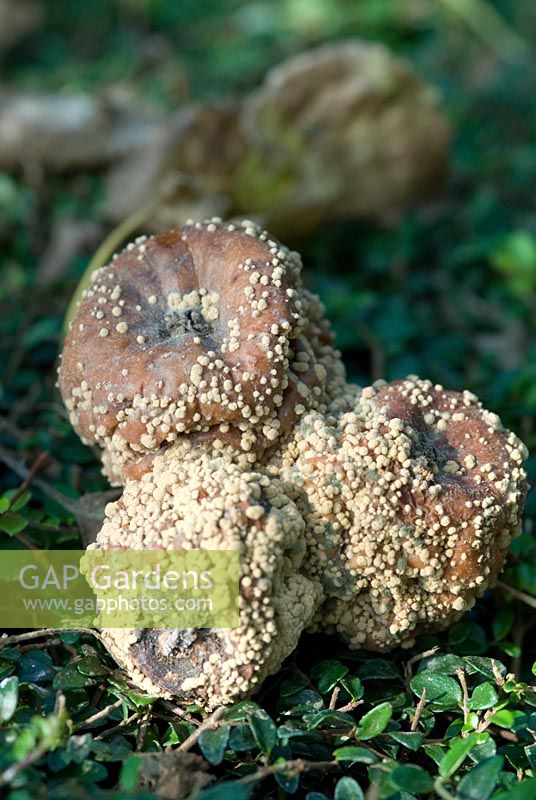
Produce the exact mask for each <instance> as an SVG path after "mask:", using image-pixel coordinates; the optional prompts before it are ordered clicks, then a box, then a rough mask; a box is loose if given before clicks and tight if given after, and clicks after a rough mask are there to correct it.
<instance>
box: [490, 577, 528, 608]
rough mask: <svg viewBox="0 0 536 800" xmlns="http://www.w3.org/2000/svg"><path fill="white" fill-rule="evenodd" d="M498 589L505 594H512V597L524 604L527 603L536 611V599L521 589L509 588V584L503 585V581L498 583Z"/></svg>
mask: <svg viewBox="0 0 536 800" xmlns="http://www.w3.org/2000/svg"><path fill="white" fill-rule="evenodd" d="M496 585H497V587H498V588H499V589H502V590H503V592H508V594H511V595H512V597H515V598H516V600H521V602H522V603H525V604H526V605H527V606H530V607H531V608H535V609H536V597H531V595H530V594H526V592H521V591H520V590H519V589H514V587H513V586H509V585H508V584H507V583H503V581H497V584H496Z"/></svg>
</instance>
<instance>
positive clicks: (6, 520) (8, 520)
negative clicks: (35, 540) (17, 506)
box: [0, 512, 28, 536]
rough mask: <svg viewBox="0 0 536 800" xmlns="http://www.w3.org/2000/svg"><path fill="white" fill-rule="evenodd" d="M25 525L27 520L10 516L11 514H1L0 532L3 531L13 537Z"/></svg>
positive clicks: (15, 515) (14, 515)
mask: <svg viewBox="0 0 536 800" xmlns="http://www.w3.org/2000/svg"><path fill="white" fill-rule="evenodd" d="M27 524H28V520H27V519H25V518H24V517H20V516H18V515H17V514H12V513H11V512H8V513H7V514H2V516H1V517H0V530H2V531H4V533H7V534H8V535H9V536H15V535H16V534H17V533H20V532H21V531H23V530H24V528H25V527H26V526H27Z"/></svg>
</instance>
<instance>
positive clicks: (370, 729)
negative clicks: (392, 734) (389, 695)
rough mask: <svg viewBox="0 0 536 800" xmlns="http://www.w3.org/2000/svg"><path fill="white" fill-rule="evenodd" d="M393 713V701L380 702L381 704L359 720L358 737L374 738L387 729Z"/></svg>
mask: <svg viewBox="0 0 536 800" xmlns="http://www.w3.org/2000/svg"><path fill="white" fill-rule="evenodd" d="M392 713H393V706H392V705H391V703H380V705H379V706H376V707H375V708H373V709H371V710H370V711H368V712H367V713H366V714H365V716H364V717H361V719H360V720H359V726H358V728H357V730H356V734H355V735H356V739H372V738H373V737H374V736H378V735H379V734H380V733H383V731H384V730H385V729H386V727H387V725H388V724H389V720H390V719H391V715H392Z"/></svg>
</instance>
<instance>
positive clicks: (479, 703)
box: [467, 683, 499, 711]
mask: <svg viewBox="0 0 536 800" xmlns="http://www.w3.org/2000/svg"><path fill="white" fill-rule="evenodd" d="M498 701H499V695H498V694H497V692H496V690H495V686H493V685H492V684H491V683H480V684H479V685H478V686H476V687H475V688H474V690H473V694H472V695H471V697H470V699H469V701H468V703H467V705H468V707H469V708H470V709H472V710H477V711H478V710H481V709H485V708H492V707H493V706H494V705H495V704H496V703H497V702H498Z"/></svg>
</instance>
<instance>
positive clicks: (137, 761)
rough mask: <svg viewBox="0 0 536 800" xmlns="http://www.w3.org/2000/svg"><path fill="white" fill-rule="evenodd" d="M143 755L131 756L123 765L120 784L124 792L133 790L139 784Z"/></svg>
mask: <svg viewBox="0 0 536 800" xmlns="http://www.w3.org/2000/svg"><path fill="white" fill-rule="evenodd" d="M142 760H143V759H142V757H141V756H129V758H127V760H126V761H124V762H123V764H122V766H121V772H120V774H119V785H120V786H121V789H122V790H123V791H124V792H132V791H134V789H135V788H136V786H137V785H138V781H139V777H140V770H141V766H142Z"/></svg>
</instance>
